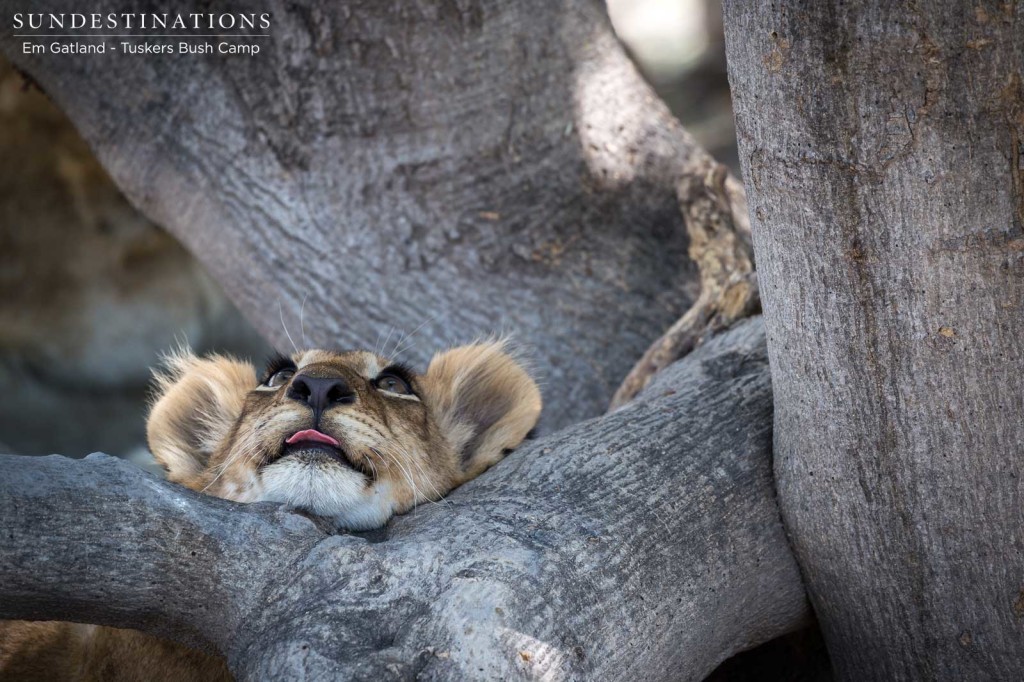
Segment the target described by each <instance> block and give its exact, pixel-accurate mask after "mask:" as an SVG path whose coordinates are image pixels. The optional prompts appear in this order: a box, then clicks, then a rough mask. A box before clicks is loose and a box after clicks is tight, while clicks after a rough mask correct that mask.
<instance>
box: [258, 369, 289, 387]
mask: <svg viewBox="0 0 1024 682" xmlns="http://www.w3.org/2000/svg"><path fill="white" fill-rule="evenodd" d="M293 376H295V370H294V369H279V370H277V371H276V372H274V373H273V374H271V375H270V376H269V377H268V378H267V380H266V381H265V382H264V386H269V387H270V388H278V387H280V386H284V385H285V384H287V383H288V381H289V380H290V379H291V378H292V377H293Z"/></svg>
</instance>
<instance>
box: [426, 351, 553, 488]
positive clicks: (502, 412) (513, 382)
mask: <svg viewBox="0 0 1024 682" xmlns="http://www.w3.org/2000/svg"><path fill="white" fill-rule="evenodd" d="M422 383H423V386H424V391H425V392H426V393H427V395H426V396H425V399H426V400H427V402H428V404H430V405H431V406H432V409H433V410H434V417H435V419H436V420H437V422H438V425H439V427H440V431H441V433H443V434H444V435H445V437H446V438H447V439H448V441H449V442H450V443H451V445H452V447H453V448H454V450H455V452H463V451H464V450H465V448H466V447H467V446H468V447H471V448H472V452H469V453H466V455H465V457H464V461H463V462H462V466H460V467H459V468H460V470H461V475H460V476H459V480H458V481H457V482H456V485H458V484H461V483H464V482H466V481H468V480H470V479H473V478H475V477H477V476H479V475H480V474H481V473H483V472H484V471H486V470H487V469H488V468H489V467H491V466H492V465H494V464H495V463H497V462H498V461H499V460H501V458H502V457H503V456H504V454H505V452H506V451H508V450H509V449H511V448H514V447H515V446H517V445H519V443H521V442H522V441H523V439H524V438H525V437H526V435H527V434H528V433H529V432H530V430H531V429H532V428H533V427H534V425H536V423H537V419H538V417H539V416H540V411H541V395H540V389H539V388H538V387H537V384H536V382H535V381H534V380H533V379H532V378H531V377H530V375H529V373H528V372H527V371H526V369H525V368H524V366H523V363H522V362H518V361H517V360H516V359H515V358H514V357H513V356H512V355H510V354H509V353H508V352H507V350H506V343H505V341H502V340H497V341H485V342H481V343H474V344H471V345H468V346H461V347H459V348H453V349H452V350H449V351H445V352H443V353H438V354H437V355H435V356H434V358H433V360H431V362H430V367H429V368H428V369H427V373H426V375H425V376H424V378H423V382H422Z"/></svg>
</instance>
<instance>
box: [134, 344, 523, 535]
mask: <svg viewBox="0 0 1024 682" xmlns="http://www.w3.org/2000/svg"><path fill="white" fill-rule="evenodd" d="M540 408H541V399H540V391H539V390H538V388H537V384H536V383H535V382H534V381H533V379H531V378H530V376H529V374H527V372H526V371H525V370H524V369H523V367H522V366H521V365H520V364H519V363H517V362H516V361H515V360H514V359H513V358H512V357H511V356H510V355H509V354H508V353H506V352H505V350H504V348H503V345H502V344H501V343H480V344H474V345H470V346H463V347H461V348H455V349H453V350H450V351H447V352H445V353H439V354H438V355H436V356H435V357H434V359H433V361H431V363H430V367H429V368H428V369H427V372H426V373H425V374H422V375H419V374H416V373H414V372H412V371H411V370H410V369H409V368H407V367H405V366H404V365H401V364H397V363H393V362H391V361H389V360H387V359H386V358H383V357H380V356H379V355H376V354H374V353H369V352H365V351H352V352H333V351H325V350H308V351H301V352H298V353H295V355H293V356H292V357H290V358H287V357H283V356H282V357H278V358H275V359H273V360H272V361H271V362H270V363H269V365H268V366H267V368H266V371H265V372H264V373H263V376H262V378H257V375H256V370H255V368H254V367H253V366H252V365H250V364H249V363H246V362H240V361H238V360H234V359H231V358H227V357H223V356H211V357H206V358H199V357H196V356H195V355H192V354H191V353H182V354H179V355H176V356H173V357H172V358H170V360H169V362H168V370H167V372H166V373H163V374H158V375H157V397H156V401H155V403H154V405H153V409H152V411H151V412H150V415H149V420H148V423H147V435H148V439H149V446H150V450H151V451H152V452H153V455H154V457H155V458H156V459H157V461H158V462H160V463H161V464H162V465H163V466H164V468H165V469H167V472H168V477H169V478H170V479H171V480H173V481H176V482H178V483H182V484H184V485H186V486H188V487H190V488H193V489H195V490H199V491H202V492H206V493H209V494H211V495H216V496H218V497H223V498H227V499H230V500H235V501H238V502H258V501H272V502H284V503H287V504H290V505H292V506H294V507H298V508H301V509H304V510H306V511H308V512H310V513H313V514H316V515H317V516H323V517H329V518H332V519H335V520H336V522H337V524H338V526H339V527H341V528H346V529H349V530H366V529H370V528H376V527H379V526H382V525H384V524H385V523H386V522H387V520H388V519H389V518H391V516H392V515H393V514H401V513H403V512H405V511H408V510H409V509H411V508H412V507H413V506H415V505H416V504H417V503H419V502H423V501H427V500H436V499H439V498H440V497H441V496H443V495H444V494H445V493H447V492H448V491H449V490H451V489H452V488H454V487H455V486H457V485H459V484H461V483H464V482H465V481H467V480H469V479H471V478H473V477H475V476H477V475H479V474H480V473H481V472H483V471H484V470H485V469H487V468H488V467H489V466H491V465H492V464H494V463H495V462H497V461H498V460H500V459H501V458H502V457H503V456H504V454H505V453H506V452H507V451H508V450H509V449H511V448H514V447H515V446H516V445H518V444H519V443H520V442H521V441H522V440H523V438H525V437H526V434H527V433H528V432H529V431H530V429H532V428H533V426H534V424H535V423H536V422H537V417H538V416H539V414H540Z"/></svg>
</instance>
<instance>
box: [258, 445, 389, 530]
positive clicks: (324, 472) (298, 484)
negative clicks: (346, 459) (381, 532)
mask: <svg viewBox="0 0 1024 682" xmlns="http://www.w3.org/2000/svg"><path fill="white" fill-rule="evenodd" d="M260 479H261V481H260V482H261V483H262V486H261V487H262V491H261V493H260V495H259V500H258V501H260V502H283V503H285V504H288V505H291V506H293V507H297V508H299V509H303V510H305V511H307V512H309V513H311V514H315V515H316V516H323V517H327V518H333V519H335V521H336V523H337V524H338V527H339V528H344V529H347V530H370V529H372V528H379V527H381V526H383V525H384V524H385V523H387V522H388V519H390V518H391V516H392V514H393V509H394V505H393V504H392V500H391V494H390V493H391V491H390V486H389V485H388V484H387V483H381V482H378V483H376V484H375V485H372V486H367V485H366V477H364V476H363V475H361V474H358V473H356V472H355V471H351V470H349V469H344V468H342V467H340V466H330V465H327V466H324V465H320V464H316V463H313V464H310V463H306V462H300V461H296V460H293V459H290V458H285V459H283V460H280V461H278V462H275V463H274V464H271V465H270V466H268V467H267V468H266V469H264V470H263V472H262V474H261V475H260ZM254 501H256V500H254Z"/></svg>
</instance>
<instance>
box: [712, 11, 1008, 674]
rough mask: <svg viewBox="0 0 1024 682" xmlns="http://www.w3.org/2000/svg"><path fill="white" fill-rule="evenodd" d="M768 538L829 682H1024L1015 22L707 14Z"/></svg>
mask: <svg viewBox="0 0 1024 682" xmlns="http://www.w3.org/2000/svg"><path fill="white" fill-rule="evenodd" d="M726 29H727V44H728V53H729V61H730V69H729V70H730V78H731V81H732V87H733V94H734V98H735V105H736V115H737V123H738V130H739V143H740V151H741V158H742V161H743V167H744V172H745V177H746V179H747V189H748V191H749V200H750V206H751V214H752V219H753V234H754V246H755V252H756V254H757V262H758V269H759V278H760V283H761V291H762V295H763V299H764V307H765V315H766V324H767V328H768V340H769V350H770V357H771V364H772V376H773V382H774V390H775V401H776V402H775V405H776V412H775V424H776V430H775V448H776V449H775V462H776V463H775V472H776V477H777V481H778V487H779V496H780V504H781V506H782V511H783V517H784V522H785V524H786V526H787V530H788V533H789V535H790V537H791V539H792V542H793V545H794V547H795V550H796V552H797V557H798V560H799V562H800V564H801V568H802V570H803V573H804V576H805V577H806V579H807V580H808V584H809V589H810V592H811V597H812V601H813V604H814V606H815V609H816V610H817V614H818V617H819V620H820V621H821V624H822V627H823V630H824V633H825V637H826V640H827V643H828V646H829V651H830V655H831V657H832V660H833V662H834V665H835V667H836V670H837V671H838V673H839V674H840V676H841V677H842V678H843V679H849V680H864V679H929V680H933V679H949V680H981V679H1001V680H1010V679H1021V678H1022V677H1024V646H1022V642H1024V639H1022V638H1024V561H1022V560H1021V555H1022V552H1024V535H1022V531H1021V529H1022V528H1024V511H1022V492H1024V491H1022V480H1024V471H1022V463H1024V419H1022V418H1021V414H1022V413H1024V398H1022V396H1024V390H1022V386H1021V377H1022V376H1024V313H1022V308H1021V306H1022V305H1024V232H1022V223H1024V171H1022V164H1024V162H1022V152H1024V150H1022V148H1021V142H1022V140H1024V88H1022V81H1024V78H1022V77H1024V74H1022V71H1024V67H1022V65H1024V5H1022V4H1021V3H1006V4H1002V3H981V4H977V3H975V4H970V5H969V4H964V3H958V2H949V1H937V0H936V1H934V2H929V3H885V2H867V3H843V2H815V3H807V2H795V1H793V0H781V1H776V2H771V3H769V2H754V3H748V2H741V1H738V0H736V1H731V2H727V3H726Z"/></svg>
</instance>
